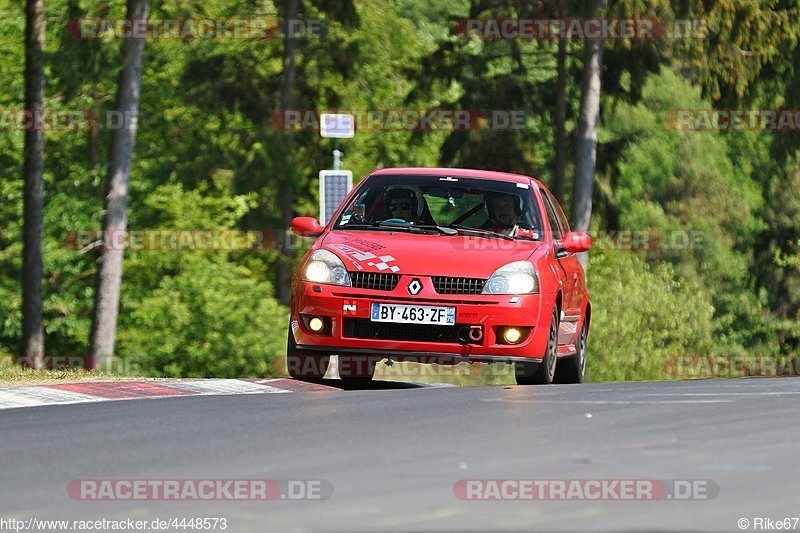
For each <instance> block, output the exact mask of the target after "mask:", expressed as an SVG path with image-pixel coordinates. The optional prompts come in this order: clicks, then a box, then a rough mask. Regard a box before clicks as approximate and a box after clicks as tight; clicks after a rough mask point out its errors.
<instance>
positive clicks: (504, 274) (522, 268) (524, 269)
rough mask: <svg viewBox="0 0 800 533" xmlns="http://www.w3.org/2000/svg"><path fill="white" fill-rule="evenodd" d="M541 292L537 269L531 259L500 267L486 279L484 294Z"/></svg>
mask: <svg viewBox="0 0 800 533" xmlns="http://www.w3.org/2000/svg"><path fill="white" fill-rule="evenodd" d="M534 292H539V279H538V278H537V277H536V269H534V268H533V265H532V264H530V262H529V261H514V262H513V263H509V264H507V265H503V266H501V267H500V268H498V269H497V270H496V271H495V272H494V274H492V275H491V276H489V279H488V280H486V285H484V286H483V294H531V293H534Z"/></svg>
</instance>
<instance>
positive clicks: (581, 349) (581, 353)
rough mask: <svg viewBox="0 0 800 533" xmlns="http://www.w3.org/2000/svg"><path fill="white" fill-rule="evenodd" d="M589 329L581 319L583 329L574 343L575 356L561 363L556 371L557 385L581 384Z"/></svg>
mask: <svg viewBox="0 0 800 533" xmlns="http://www.w3.org/2000/svg"><path fill="white" fill-rule="evenodd" d="M588 333H589V327H588V326H587V325H586V319H585V318H584V319H583V327H581V334H580V336H579V337H578V340H577V341H575V355H572V356H571V357H568V358H566V359H564V360H562V361H561V363H559V365H558V370H557V371H556V382H557V383H583V377H584V375H585V374H586V337H587V335H588Z"/></svg>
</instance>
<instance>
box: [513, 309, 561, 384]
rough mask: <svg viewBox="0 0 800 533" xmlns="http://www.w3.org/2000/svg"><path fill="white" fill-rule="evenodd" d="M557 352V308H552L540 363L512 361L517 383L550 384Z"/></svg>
mask: <svg viewBox="0 0 800 533" xmlns="http://www.w3.org/2000/svg"><path fill="white" fill-rule="evenodd" d="M557 354H558V309H553V316H552V318H551V319H550V333H549V335H548V337H547V348H545V351H544V357H542V362H541V363H514V370H515V373H516V375H517V385H550V384H551V383H553V380H554V379H555V374H556V363H557V362H558V360H557Z"/></svg>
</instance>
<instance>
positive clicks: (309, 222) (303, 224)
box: [292, 217, 325, 237]
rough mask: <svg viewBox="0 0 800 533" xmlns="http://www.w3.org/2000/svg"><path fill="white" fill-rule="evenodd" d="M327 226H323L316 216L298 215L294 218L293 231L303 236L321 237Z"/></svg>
mask: <svg viewBox="0 0 800 533" xmlns="http://www.w3.org/2000/svg"><path fill="white" fill-rule="evenodd" d="M324 229H325V226H321V225H320V224H319V222H317V219H316V218H314V217H296V218H293V219H292V233H294V234H295V235H299V236H301V237H319V236H320V235H322V231H323V230H324Z"/></svg>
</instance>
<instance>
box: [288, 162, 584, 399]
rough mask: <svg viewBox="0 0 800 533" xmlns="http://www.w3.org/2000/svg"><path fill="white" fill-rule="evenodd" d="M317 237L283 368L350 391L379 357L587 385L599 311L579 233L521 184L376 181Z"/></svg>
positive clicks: (445, 177)
mask: <svg viewBox="0 0 800 533" xmlns="http://www.w3.org/2000/svg"><path fill="white" fill-rule="evenodd" d="M292 231H293V232H294V233H295V234H297V235H303V236H315V237H319V238H318V239H317V240H316V242H315V243H314V245H313V246H312V248H311V250H310V251H309V252H308V254H307V255H306V256H305V257H303V259H302V261H301V262H300V264H299V267H298V269H297V271H296V272H295V275H294V278H293V281H292V298H291V315H290V324H289V333H288V347H287V369H288V372H289V374H290V375H291V376H293V377H295V378H300V379H319V378H322V377H323V376H324V374H325V372H326V370H327V366H328V361H329V357H330V355H334V354H336V355H338V356H339V374H340V376H341V378H342V379H346V380H348V379H349V380H364V379H371V378H372V374H373V371H374V369H375V365H376V363H377V362H378V361H380V360H381V359H383V358H388V359H389V360H391V361H403V360H406V361H415V362H421V363H439V364H448V363H458V362H461V361H470V362H472V361H481V362H511V363H514V365H515V370H516V376H517V383H520V384H533V383H543V384H546V383H553V382H567V383H580V382H582V381H583V377H584V370H585V366H586V339H587V336H588V333H589V324H590V320H591V311H592V308H591V304H590V302H589V295H588V293H587V290H586V278H585V275H584V271H583V268H582V266H581V264H580V263H579V261H578V259H577V257H576V255H575V254H576V253H578V252H584V251H586V250H588V249H589V247H590V246H591V239H590V238H589V236H588V235H586V234H583V233H576V232H571V231H570V229H569V225H568V224H567V220H566V218H565V217H564V214H563V212H562V211H561V208H560V207H559V205H558V203H557V202H556V200H555V199H554V198H553V196H552V194H551V193H550V192H549V191H548V190H547V189H546V188H545V187H544V185H542V184H541V183H540V182H539V181H537V180H536V179H533V178H531V177H528V176H523V175H519V174H507V173H503V172H490V171H483V170H465V169H447V168H394V169H383V170H378V171H376V172H373V173H372V174H370V175H369V176H367V177H366V178H365V179H363V180H362V181H361V182H360V183H359V184H358V186H357V187H355V188H354V189H353V190H352V191H351V192H350V194H349V195H348V196H347V198H346V199H345V200H344V202H343V203H342V205H341V206H339V208H338V210H337V211H336V213H335V214H334V215H333V217H332V218H331V221H330V223H329V224H328V225H327V226H325V227H323V226H321V225H320V224H319V223H318V222H317V220H316V219H314V218H310V217H299V218H295V219H294V220H293V221H292Z"/></svg>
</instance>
